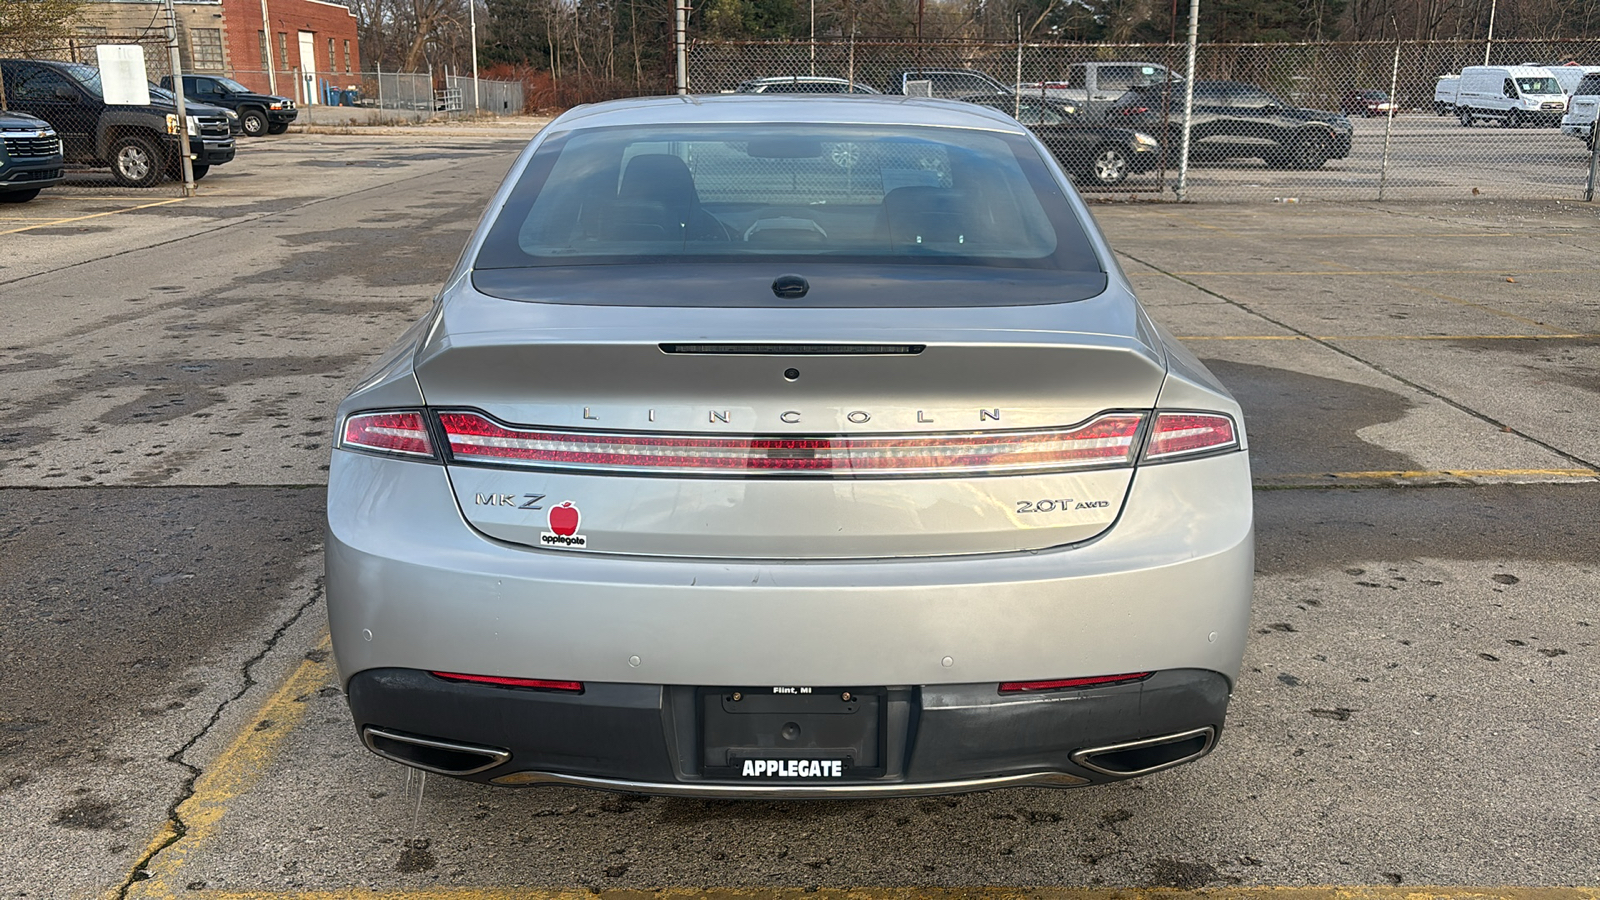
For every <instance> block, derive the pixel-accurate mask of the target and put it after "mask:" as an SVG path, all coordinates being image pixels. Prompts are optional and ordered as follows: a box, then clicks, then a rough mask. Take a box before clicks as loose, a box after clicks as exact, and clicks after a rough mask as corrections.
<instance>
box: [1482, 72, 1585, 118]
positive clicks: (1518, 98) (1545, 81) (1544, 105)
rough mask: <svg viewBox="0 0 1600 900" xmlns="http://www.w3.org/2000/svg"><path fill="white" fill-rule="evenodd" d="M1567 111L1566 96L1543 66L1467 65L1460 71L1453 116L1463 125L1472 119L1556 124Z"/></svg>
mask: <svg viewBox="0 0 1600 900" xmlns="http://www.w3.org/2000/svg"><path fill="white" fill-rule="evenodd" d="M1566 111H1567V95H1566V94H1565V93H1564V92H1562V90H1561V84H1560V83H1559V82H1557V81H1556V79H1555V77H1554V76H1552V75H1551V74H1550V70H1549V69H1546V68H1544V67H1543V66H1467V67H1466V68H1464V69H1462V70H1461V89H1460V91H1458V92H1457V95H1456V117H1457V118H1459V119H1460V120H1461V124H1462V126H1463V127H1468V128H1470V127H1471V126H1472V124H1473V123H1474V122H1478V121H1490V122H1499V123H1500V124H1501V125H1504V126H1505V127H1507V128H1518V127H1520V126H1522V125H1525V124H1531V125H1556V124H1558V123H1559V122H1560V121H1561V117H1562V116H1563V115H1565V114H1566Z"/></svg>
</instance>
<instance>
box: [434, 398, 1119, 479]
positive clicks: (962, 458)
mask: <svg viewBox="0 0 1600 900" xmlns="http://www.w3.org/2000/svg"><path fill="white" fill-rule="evenodd" d="M439 421H440V423H441V424H442V425H443V426H444V431H445V434H446V435H447V436H448V438H449V442H450V455H451V457H452V458H453V459H454V460H455V461H456V462H464V463H486V464H497V465H517V466H529V467H535V468H542V469H570V470H587V471H614V472H663V473H683V474H727V473H734V472H761V473H763V474H768V473H770V474H774V475H805V474H813V475H819V474H820V475H827V474H868V475H952V474H972V475H989V474H993V475H1014V474H1028V473H1035V472H1051V471H1060V470H1066V469H1078V468H1088V467H1098V466H1116V465H1128V464H1130V463H1132V461H1133V450H1134V443H1135V439H1136V438H1137V437H1138V434H1139V426H1140V425H1141V424H1142V423H1143V421H1144V416H1143V415H1142V414H1140V413H1106V414H1104V415H1100V416H1097V417H1095V418H1094V419H1091V420H1090V421H1088V422H1085V423H1084V424H1082V425H1077V426H1073V427H1070V428H1059V429H1049V430H1040V431H1028V432H990V433H983V432H972V433H962V434H939V435H895V436H884V437H872V436H854V435H839V436H829V437H770V436H769V437H718V436H709V435H675V434H661V435H654V434H614V433H600V432H576V431H545V430H539V429H522V428H509V427H506V426H503V425H500V424H498V423H496V422H493V421H490V420H489V419H488V418H486V417H484V416H482V415H479V414H477V413H466V412H447V413H440V414H439Z"/></svg>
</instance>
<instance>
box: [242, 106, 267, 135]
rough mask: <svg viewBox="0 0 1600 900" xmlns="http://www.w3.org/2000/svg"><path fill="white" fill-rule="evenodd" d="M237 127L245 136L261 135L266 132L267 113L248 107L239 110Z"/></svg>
mask: <svg viewBox="0 0 1600 900" xmlns="http://www.w3.org/2000/svg"><path fill="white" fill-rule="evenodd" d="M239 127H240V128H243V129H244V133H245V136H246V137H261V136H262V135H264V134H266V133H267V114H266V113H265V112H263V111H262V110H259V109H253V108H250V107H246V108H245V109H242V110H239Z"/></svg>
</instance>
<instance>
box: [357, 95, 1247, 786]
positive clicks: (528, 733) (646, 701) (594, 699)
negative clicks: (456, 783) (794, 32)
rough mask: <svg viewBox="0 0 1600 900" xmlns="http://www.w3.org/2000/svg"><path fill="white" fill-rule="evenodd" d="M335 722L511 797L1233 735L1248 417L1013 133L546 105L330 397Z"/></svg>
mask: <svg viewBox="0 0 1600 900" xmlns="http://www.w3.org/2000/svg"><path fill="white" fill-rule="evenodd" d="M337 429H338V433H337V438H338V440H337V448H336V449H335V450H334V451H333V465H332V471H331V473H330V479H329V485H328V535H327V567H328V572H327V574H328V578H327V592H328V609H329V618H330V620H331V623H332V630H333V640H334V647H335V651H336V655H337V658H338V663H339V669H340V673H341V676H342V678H343V681H344V684H345V687H346V689H347V690H348V693H349V700H350V708H351V711H352V713H353V714H354V717H355V724H356V727H357V729H358V730H359V733H360V735H361V739H362V741H363V742H365V744H366V745H367V746H368V747H369V748H371V749H372V750H373V751H374V752H376V753H378V754H380V755H381V756H384V757H387V758H389V759H392V760H396V761H399V762H402V763H405V764H406V765H410V766H415V767H417V768H420V769H425V770H428V771H431V772H442V773H445V774H448V775H455V776H459V777H463V778H469V779H471V780H474V781H483V782H490V783H494V784H505V785H537V784H567V785H582V786H588V787H594V788H605V789H614V790H627V791H640V792H648V793H658V794H680V795H694V796H721V797H784V796H787V797H805V796H812V797H816V796H823V797H842V796H854V795H878V796H887V795H908V794H932V793H946V792H954V791H965V790H977V789H984V788H994V787H1004V786H1012V785H1049V786H1071V785H1083V784H1090V783H1097V782H1106V781H1112V780H1116V779H1121V778H1127V777H1130V776H1135V775H1143V774H1146V773H1149V772H1154V771H1157V770H1160V769H1164V768H1167V767H1169V766H1173V765H1177V764H1179V763H1182V762H1186V761H1189V760H1193V759H1196V758H1198V757H1200V756H1202V755H1204V754H1205V753H1207V752H1208V751H1210V750H1211V748H1212V746H1213V745H1214V744H1215V742H1216V740H1217V736H1218V733H1219V732H1220V731H1221V728H1222V722H1223V717H1224V713H1225V711H1226V708H1227V704H1228V698H1229V693H1230V690H1231V688H1232V685H1233V682H1234V678H1235V676H1236V675H1237V672H1238V668H1239V665H1240V658H1241V655H1242V653H1243V650H1244V642H1245V634H1246V631H1247V622H1248V618H1249V604H1250V590H1251V577H1252V568H1253V567H1252V555H1253V548H1252V525H1251V498H1250V472H1249V463H1248V459H1247V457H1246V454H1245V440H1244V432H1243V429H1242V428H1241V422H1240V415H1239V407H1238V405H1237V404H1236V403H1235V402H1234V401H1233V399H1232V398H1231V397H1230V396H1229V395H1228V393H1227V392H1226V391H1225V390H1224V389H1223V387H1222V386H1221V385H1220V384H1218V383H1217V381H1216V379H1214V378H1213V377H1212V376H1211V375H1210V373H1208V372H1207V371H1206V370H1205V369H1204V368H1203V367H1201V365H1200V364H1199V363H1198V361H1196V360H1195V358H1194V357H1192V356H1191V355H1190V354H1189V353H1187V352H1186V351H1185V350H1184V349H1183V348H1182V347H1181V346H1179V344H1178V343H1177V342H1176V341H1175V340H1174V339H1173V338H1172V337H1171V336H1170V335H1168V334H1167V333H1165V332H1163V331H1162V330H1161V329H1160V328H1159V327H1158V326H1157V325H1155V323H1153V322H1152V321H1151V320H1150V319H1149V317H1148V316H1147V315H1146V314H1145V312H1144V310H1142V309H1141V308H1140V306H1139V304H1138V302H1137V301H1136V300H1135V299H1134V296H1133V292H1132V289H1131V288H1130V287H1129V285H1128V282H1127V279H1126V278H1125V276H1124V275H1123V273H1122V272H1121V271H1120V270H1119V268H1118V266H1117V263H1116V261H1115V259H1114V258H1113V256H1112V253H1111V250H1110V249H1109V248H1108V247H1107V245H1106V243H1105V240H1104V238H1103V237H1102V236H1101V235H1100V232H1099V231H1098V230H1097V229H1096V227H1095V225H1094V221H1093V219H1092V218H1091V217H1090V214H1089V212H1088V210H1087V209H1086V208H1085V207H1084V205H1083V203H1082V202H1081V201H1080V200H1079V198H1078V197H1077V195H1076V194H1075V193H1074V192H1073V189H1072V187H1071V183H1070V182H1069V180H1068V179H1067V177H1066V176H1065V175H1064V174H1063V173H1062V172H1061V170H1060V168H1059V167H1058V166H1057V165H1056V163H1055V162H1054V161H1053V160H1052V158H1051V155H1050V153H1049V152H1048V151H1047V150H1045V148H1044V147H1043V146H1041V145H1040V144H1039V142H1038V141H1037V140H1035V139H1034V138H1033V137H1032V136H1031V135H1030V134H1029V133H1028V131H1027V129H1025V128H1023V127H1021V126H1019V125H1018V124H1017V123H1016V122H1015V121H1013V120H1011V119H1010V118H1007V117H1006V116H1004V115H1003V114H1001V113H999V112H995V111H993V110H989V109H986V108H984V107H981V106H973V105H968V104H962V103H954V102H946V101H939V100H926V99H915V98H881V97H838V98H806V97H799V98H795V97H782V98H767V97H762V96H726V97H700V98H693V97H691V98H657V99H647V100H629V101H621V102H616V103H605V104H600V105H597V106H587V107H581V108H578V109H575V110H573V111H571V112H569V113H567V114H566V115H563V116H561V117H560V118H558V119H556V120H555V121H554V122H552V123H551V124H550V125H549V126H548V127H547V128H545V129H544V131H543V132H541V133H540V134H539V135H538V137H536V138H535V139H534V140H533V142H532V143H531V144H530V145H529V146H528V148H527V149H526V150H525V151H524V152H523V153H522V155H521V157H520V158H519V159H518V160H517V162H516V163H515V165H513V166H512V168H511V172H510V174H509V175H508V176H507V178H506V180H505V183H504V184H503V185H502V186H501V187H500V189H499V191H498V192H496V194H495V195H494V198H493V199H492V200H491V201H490V203H489V208H488V212H487V214H486V215H485V216H484V217H483V220H482V222H481V223H480V224H479V226H478V227H477V229H476V230H475V231H474V232H473V234H472V237H471V239H470V240H469V241H468V242H467V247H466V251H465V252H464V253H463V254H462V257H461V261H460V263H459V264H458V265H457V266H456V269H455V271H454V272H453V273H452V274H451V276H450V278H449V281H448V283H446V285H445V286H444V289H443V290H442V291H441V292H440V294H439V299H438V302H437V303H436V305H435V306H434V307H433V309H432V311H431V312H429V314H428V315H427V316H425V317H424V318H423V320H422V321H420V322H418V323H417V324H416V325H415V326H414V327H412V328H411V329H410V331H408V332H407V333H406V334H405V335H403V336H402V337H401V339H400V341H399V343H398V344H396V345H395V347H394V348H393V349H392V350H390V351H389V352H388V353H387V354H386V355H385V356H384V357H383V358H382V360H381V361H380V362H379V363H378V364H377V366H376V367H375V368H374V369H373V370H372V371H371V373H369V374H368V375H367V377H366V378H365V379H364V380H363V381H362V382H361V384H360V385H359V386H358V387H357V388H356V390H355V391H354V392H353V393H352V394H351V395H350V396H349V398H348V399H346V400H345V401H344V404H343V405H342V406H341V407H340V409H339V418H338V425H337Z"/></svg>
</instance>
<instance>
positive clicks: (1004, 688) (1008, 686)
mask: <svg viewBox="0 0 1600 900" xmlns="http://www.w3.org/2000/svg"><path fill="white" fill-rule="evenodd" d="M1154 674H1155V673H1154V672H1129V673H1128V674H1126V675H1091V676H1089V677H1088V678H1056V679H1052V680H1050V681H1003V682H1001V683H1000V693H1002V694H1026V693H1032V692H1035V691H1061V690H1066V689H1068V688H1086V687H1105V686H1107V685H1112V684H1132V683H1133V682H1135V681H1143V680H1145V679H1146V678H1149V677H1150V676H1151V675H1154Z"/></svg>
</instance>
